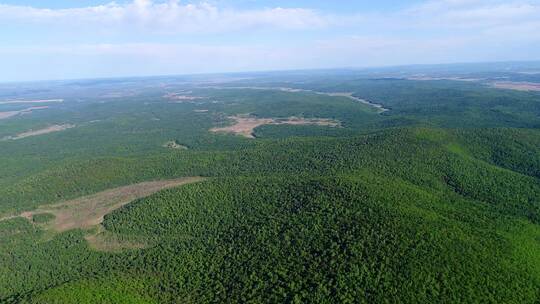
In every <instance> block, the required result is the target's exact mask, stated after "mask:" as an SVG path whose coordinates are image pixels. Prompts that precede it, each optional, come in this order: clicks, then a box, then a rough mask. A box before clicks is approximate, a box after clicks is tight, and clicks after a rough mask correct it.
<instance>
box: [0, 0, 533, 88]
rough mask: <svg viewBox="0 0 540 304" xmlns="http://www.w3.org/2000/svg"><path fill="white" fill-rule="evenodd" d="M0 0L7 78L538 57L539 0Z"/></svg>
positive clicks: (0, 47) (1, 58)
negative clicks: (374, 0)
mask: <svg viewBox="0 0 540 304" xmlns="http://www.w3.org/2000/svg"><path fill="white" fill-rule="evenodd" d="M371 2H373V1H351V0H344V1H322V0H320V1H277V0H276V1H274V0H273V1H257V0H251V1H248V0H223V1H176V0H171V1H151V0H134V1H117V2H106V1H97V0H96V1H92V0H84V1H68V0H63V1H62V0H58V1H38V0H26V1H24V0H17V1H15V0H11V1H7V0H4V1H2V0H0V37H1V39H0V67H1V69H0V70H1V71H2V73H1V74H0V81H19V80H37V79H67V78H92V77H115V76H143V75H164V74H187V73H207V72H237V71H253V70H282V69H304V68H331V67H369V66H388V65H401V64H412V63H450V62H476V61H509V60H538V59H540V17H539V16H540V0H530V1H520V0H506V1H498V0H492V1H489V0H440V1H425V0H424V1H395V0H381V1H376V3H371Z"/></svg>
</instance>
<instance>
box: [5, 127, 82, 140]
mask: <svg viewBox="0 0 540 304" xmlns="http://www.w3.org/2000/svg"><path fill="white" fill-rule="evenodd" d="M74 127H75V125H70V124H65V125H53V126H50V127H47V128H43V129H39V130H30V131H27V132H23V133H20V134H17V135H15V136H13V137H10V138H9V139H14V140H15V139H21V138H26V137H30V136H37V135H43V134H47V133H53V132H59V131H63V130H67V129H70V128H74Z"/></svg>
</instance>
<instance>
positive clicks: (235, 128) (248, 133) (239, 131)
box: [210, 115, 340, 138]
mask: <svg viewBox="0 0 540 304" xmlns="http://www.w3.org/2000/svg"><path fill="white" fill-rule="evenodd" d="M229 118H230V119H232V120H234V121H235V123H234V124H233V125H232V126H228V127H222V128H212V129H210V131H211V132H225V133H234V134H236V135H241V136H244V137H247V138H255V136H254V135H253V130H254V129H255V128H257V127H260V126H262V125H318V126H330V127H339V126H340V123H339V122H338V121H335V120H331V119H322V118H310V119H307V118H299V117H289V118H286V119H275V118H256V117H250V116H246V115H237V116H230V117H229Z"/></svg>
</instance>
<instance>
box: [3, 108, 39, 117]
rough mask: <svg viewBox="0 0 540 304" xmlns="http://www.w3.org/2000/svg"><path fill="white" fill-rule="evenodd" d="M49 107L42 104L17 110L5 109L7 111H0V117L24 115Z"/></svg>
mask: <svg viewBox="0 0 540 304" xmlns="http://www.w3.org/2000/svg"><path fill="white" fill-rule="evenodd" d="M47 108H49V107H47V106H43V107H30V108H26V109H23V110H19V111H7V112H0V119H6V118H10V117H13V116H17V115H24V114H29V113H31V112H32V111H34V110H42V109H47Z"/></svg>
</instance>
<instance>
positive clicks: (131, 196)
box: [0, 177, 204, 251]
mask: <svg viewBox="0 0 540 304" xmlns="http://www.w3.org/2000/svg"><path fill="white" fill-rule="evenodd" d="M203 180H204V178H202V177H185V178H179V179H172V180H162V181H151V182H143V183H138V184H133V185H128V186H124V187H118V188H114V189H110V190H106V191H103V192H99V193H96V194H93V195H89V196H84V197H81V198H77V199H74V200H69V201H65V202H61V203H57V204H52V205H44V206H41V207H39V208H38V209H36V210H33V211H27V212H23V213H21V214H19V215H12V216H6V217H4V218H0V221H5V220H10V219H13V218H17V217H23V218H26V219H28V220H29V221H30V222H34V216H37V215H42V214H47V213H48V214H52V215H54V217H53V218H52V219H51V220H50V221H48V222H46V223H40V224H37V225H39V226H40V227H41V228H43V229H45V231H47V232H48V234H49V235H54V234H55V233H57V232H63V231H67V230H71V229H85V230H87V233H88V234H87V235H86V237H85V239H86V240H87V241H88V244H89V245H90V247H92V248H94V249H95V250H101V251H121V250H124V249H136V248H144V247H146V246H147V244H144V243H142V242H138V241H135V240H131V239H126V238H125V237H123V236H120V235H115V234H114V233H111V232H108V231H106V230H105V229H104V228H103V226H101V223H102V222H103V218H104V216H105V215H106V214H108V213H110V212H112V211H114V210H116V209H118V208H120V207H122V206H124V205H126V204H129V203H130V202H132V201H134V200H135V199H138V198H142V197H146V196H149V195H151V194H154V193H156V192H158V191H161V190H164V189H169V188H174V187H177V186H181V185H186V184H191V183H196V182H201V181H203Z"/></svg>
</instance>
